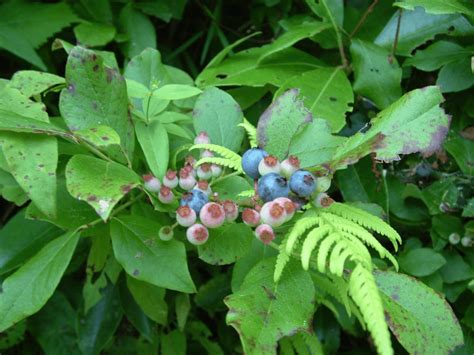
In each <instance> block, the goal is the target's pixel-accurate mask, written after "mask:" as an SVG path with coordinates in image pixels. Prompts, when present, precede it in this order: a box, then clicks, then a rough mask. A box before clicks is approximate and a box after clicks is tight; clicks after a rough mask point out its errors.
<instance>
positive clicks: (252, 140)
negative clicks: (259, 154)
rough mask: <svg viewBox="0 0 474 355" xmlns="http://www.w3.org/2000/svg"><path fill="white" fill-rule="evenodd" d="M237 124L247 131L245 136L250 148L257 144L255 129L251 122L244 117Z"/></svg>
mask: <svg viewBox="0 0 474 355" xmlns="http://www.w3.org/2000/svg"><path fill="white" fill-rule="evenodd" d="M237 126H239V127H242V128H243V129H245V132H247V137H248V139H249V143H250V146H251V147H252V148H254V147H256V146H257V129H256V128H255V126H254V125H253V124H251V123H250V122H249V121H247V119H245V118H244V122H243V123H239V124H238V125H237Z"/></svg>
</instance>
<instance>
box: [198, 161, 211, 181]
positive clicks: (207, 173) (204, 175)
mask: <svg viewBox="0 0 474 355" xmlns="http://www.w3.org/2000/svg"><path fill="white" fill-rule="evenodd" d="M196 174H197V176H198V178H199V179H201V180H209V179H210V178H211V177H212V170H211V164H207V163H204V164H201V165H199V166H198V168H197V169H196Z"/></svg>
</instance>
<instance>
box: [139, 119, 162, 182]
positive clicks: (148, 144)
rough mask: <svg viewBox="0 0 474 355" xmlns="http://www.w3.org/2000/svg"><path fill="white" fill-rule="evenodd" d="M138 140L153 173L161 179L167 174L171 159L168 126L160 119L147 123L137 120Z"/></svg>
mask: <svg viewBox="0 0 474 355" xmlns="http://www.w3.org/2000/svg"><path fill="white" fill-rule="evenodd" d="M135 131H136V134H137V138H138V142H139V143H140V146H141V147H142V150H143V154H145V158H146V162H147V163H148V166H149V167H150V170H151V172H152V173H153V175H155V176H157V177H159V178H160V179H162V178H163V176H164V175H165V174H166V170H167V169H168V160H169V155H170V151H169V139H168V133H167V131H166V128H165V126H164V125H163V124H161V123H160V122H158V121H154V122H151V123H150V124H148V125H147V124H146V123H144V122H139V121H137V122H135Z"/></svg>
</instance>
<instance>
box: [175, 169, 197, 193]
mask: <svg viewBox="0 0 474 355" xmlns="http://www.w3.org/2000/svg"><path fill="white" fill-rule="evenodd" d="M194 185H196V179H195V178H194V176H193V175H192V174H190V172H189V169H186V168H182V169H181V170H180V171H179V187H181V188H182V189H183V190H191V189H192V188H193V187H194Z"/></svg>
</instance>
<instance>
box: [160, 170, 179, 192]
mask: <svg viewBox="0 0 474 355" xmlns="http://www.w3.org/2000/svg"><path fill="white" fill-rule="evenodd" d="M163 185H165V186H167V187H169V188H170V189H174V188H176V186H178V174H177V173H176V171H175V170H171V169H170V170H168V171H167V172H166V174H165V176H164V177H163Z"/></svg>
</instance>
